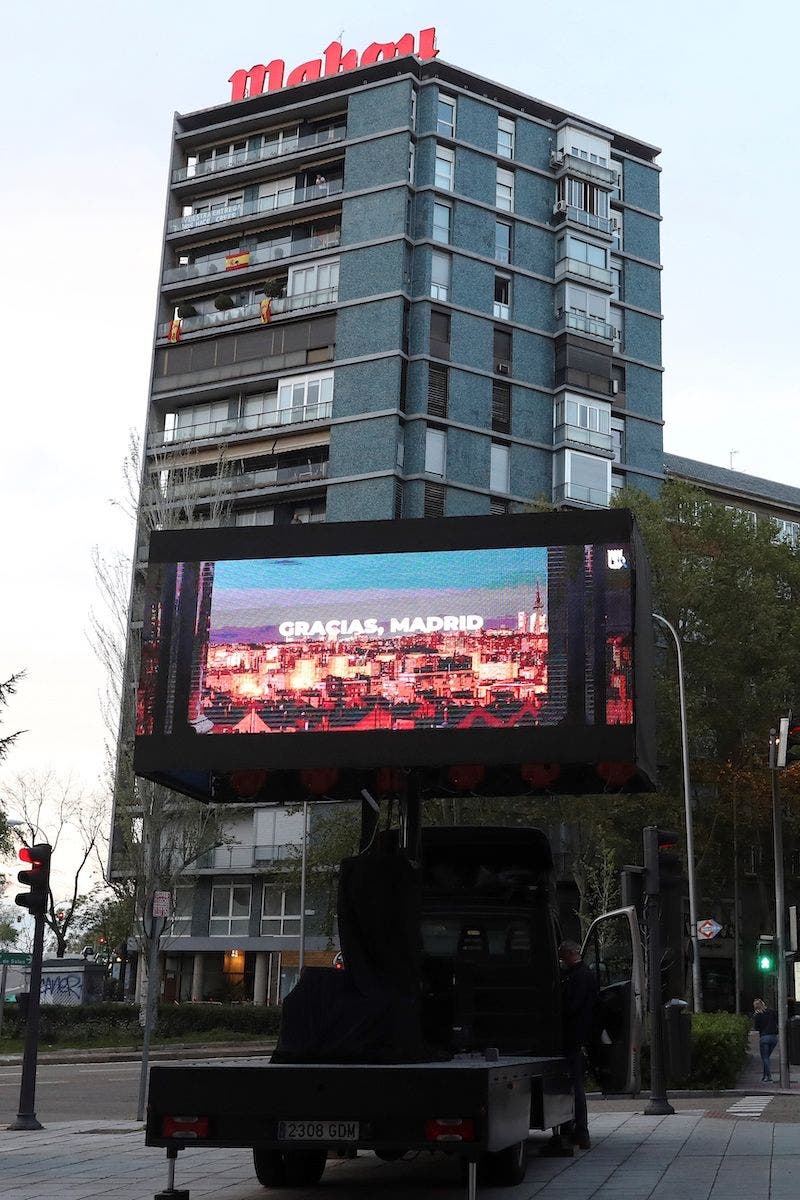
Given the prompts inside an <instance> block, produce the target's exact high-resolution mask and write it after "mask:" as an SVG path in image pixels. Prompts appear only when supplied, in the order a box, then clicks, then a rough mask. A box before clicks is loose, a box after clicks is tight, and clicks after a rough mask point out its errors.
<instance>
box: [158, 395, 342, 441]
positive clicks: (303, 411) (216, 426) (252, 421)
mask: <svg viewBox="0 0 800 1200" xmlns="http://www.w3.org/2000/svg"><path fill="white" fill-rule="evenodd" d="M273 394H274V395H277V393H273ZM332 410H333V401H332V400H321V401H320V402H319V403H318V404H304V405H299V406H297V407H295V408H275V409H273V410H272V411H271V412H263V413H252V414H250V415H248V416H243V417H233V418H231V419H228V420H224V421H203V422H198V424H197V425H184V426H181V427H176V428H174V429H169V430H166V429H165V430H161V431H160V432H158V433H153V434H151V435H150V437H149V438H148V439H147V446H148V449H149V450H155V449H161V448H163V447H165V446H167V447H172V446H175V445H176V444H177V443H184V442H202V441H205V440H206V439H207V438H213V439H214V440H215V441H218V440H220V439H224V438H228V437H235V436H237V435H238V434H242V433H258V432H259V431H260V430H262V429H275V428H278V427H281V426H284V425H304V424H307V423H308V422H309V421H329V420H330V418H331V412H332Z"/></svg>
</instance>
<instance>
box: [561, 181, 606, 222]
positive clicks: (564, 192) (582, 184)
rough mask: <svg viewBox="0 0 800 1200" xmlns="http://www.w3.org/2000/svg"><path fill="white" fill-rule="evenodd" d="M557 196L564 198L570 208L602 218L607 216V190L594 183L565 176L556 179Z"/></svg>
mask: <svg viewBox="0 0 800 1200" xmlns="http://www.w3.org/2000/svg"><path fill="white" fill-rule="evenodd" d="M558 198H559V200H565V201H566V202H567V204H568V205H569V206H570V208H577V209H580V210H581V211H582V212H587V213H591V214H592V215H593V216H595V217H602V218H603V219H604V220H605V219H607V218H608V192H606V191H604V190H603V189H602V188H599V187H598V186H597V184H595V183H588V182H587V181H586V180H585V179H570V178H569V176H567V177H565V178H564V179H560V180H559V181H558Z"/></svg>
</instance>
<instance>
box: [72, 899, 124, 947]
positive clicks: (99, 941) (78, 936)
mask: <svg viewBox="0 0 800 1200" xmlns="http://www.w3.org/2000/svg"><path fill="white" fill-rule="evenodd" d="M134 927H135V913H134V907H133V897H131V896H125V897H123V898H122V899H120V898H119V897H118V896H116V895H114V894H113V892H112V893H108V892H105V893H102V894H100V895H98V896H97V897H95V898H93V899H92V900H89V901H88V902H87V904H86V905H85V907H84V908H83V910H82V912H81V914H80V921H79V922H78V923H77V926H76V928H75V929H74V930H73V933H72V937H71V940H70V947H69V948H70V949H71V950H75V951H78V952H80V951H81V950H83V949H84V947H86V946H92V947H94V949H95V952H96V953H98V954H99V955H102V952H103V951H104V952H105V953H106V954H108V955H112V954H113V953H114V952H115V950H117V948H118V947H119V946H120V945H123V944H124V943H126V942H127V940H128V938H129V937H131V936H132V935H133V931H134Z"/></svg>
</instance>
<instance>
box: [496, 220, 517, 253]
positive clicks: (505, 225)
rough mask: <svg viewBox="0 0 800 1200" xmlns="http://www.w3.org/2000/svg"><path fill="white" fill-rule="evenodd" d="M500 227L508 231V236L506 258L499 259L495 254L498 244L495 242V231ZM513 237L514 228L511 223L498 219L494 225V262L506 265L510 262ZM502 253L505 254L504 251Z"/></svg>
mask: <svg viewBox="0 0 800 1200" xmlns="http://www.w3.org/2000/svg"><path fill="white" fill-rule="evenodd" d="M500 226H502V227H503V228H504V229H507V230H508V234H509V236H508V258H501V257H500V256H499V254H498V253H497V251H498V249H499V244H498V241H497V231H498V229H499V228H500ZM513 237H514V226H513V225H512V223H511V221H501V220H500V218H499V217H498V218H497V220H496V221H495V223H494V257H495V261H496V262H501V263H506V264H508V263H510V262H511V251H512V240H513ZM504 253H505V250H504Z"/></svg>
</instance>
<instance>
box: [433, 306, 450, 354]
mask: <svg viewBox="0 0 800 1200" xmlns="http://www.w3.org/2000/svg"><path fill="white" fill-rule="evenodd" d="M430 352H431V354H432V355H433V357H434V358H449V357H450V314H449V313H443V312H438V311H437V310H436V309H435V308H434V309H431V335H430Z"/></svg>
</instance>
